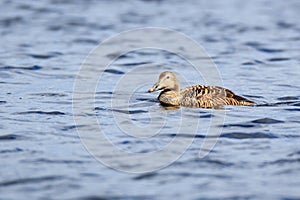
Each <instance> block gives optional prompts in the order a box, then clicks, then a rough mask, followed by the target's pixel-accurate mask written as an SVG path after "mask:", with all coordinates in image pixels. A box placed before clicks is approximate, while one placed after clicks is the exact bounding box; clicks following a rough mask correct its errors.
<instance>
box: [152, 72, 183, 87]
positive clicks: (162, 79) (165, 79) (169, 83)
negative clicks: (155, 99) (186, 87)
mask: <svg viewBox="0 0 300 200" xmlns="http://www.w3.org/2000/svg"><path fill="white" fill-rule="evenodd" d="M157 90H173V91H176V92H178V91H179V82H178V79H177V77H176V75H175V74H174V73H173V72H169V71H166V72H163V73H161V74H160V75H159V78H158V82H157V83H155V84H154V85H153V86H152V88H150V89H149V90H148V92H154V91H157Z"/></svg>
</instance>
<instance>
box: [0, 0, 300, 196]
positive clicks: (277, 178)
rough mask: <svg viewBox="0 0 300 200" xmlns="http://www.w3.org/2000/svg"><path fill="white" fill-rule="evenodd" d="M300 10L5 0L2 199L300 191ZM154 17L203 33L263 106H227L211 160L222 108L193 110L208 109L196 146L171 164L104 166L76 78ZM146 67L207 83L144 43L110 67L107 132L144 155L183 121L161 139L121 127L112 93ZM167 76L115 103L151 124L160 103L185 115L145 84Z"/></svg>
mask: <svg viewBox="0 0 300 200" xmlns="http://www.w3.org/2000/svg"><path fill="white" fill-rule="evenodd" d="M299 10H300V2H299V1H296V0H294V1H293V0H292V1H271V0H270V1H258V0H257V1H256V0H255V1H238V0H236V1H234V0H229V1H196V0H195V1H187V2H186V1H173V2H172V3H170V1H164V0H154V1H96V0H88V1H83V0H82V1H80V0H78V1H68V0H45V1H9V0H4V1H1V3H0V27H1V28H0V34H1V39H0V44H1V49H0V51H1V53H0V86H1V90H0V94H1V95H0V120H1V123H0V160H1V162H0V169H1V170H0V199H171V198H175V199H299V198H300V190H299V188H300V178H299V177H300V145H299V144H300V138H299V136H300V135H299V130H300V118H299V111H300V79H299V77H300V66H299V65H300V54H299V52H300V48H299V46H300V21H299V17H300V14H299ZM143 26H160V27H167V28H171V29H174V30H177V31H180V32H183V33H185V34H187V35H189V36H190V37H192V38H193V39H195V40H196V41H197V42H199V43H200V44H201V45H202V46H203V47H205V49H206V50H207V51H208V53H209V54H210V55H211V57H212V58H213V60H214V62H215V63H216V64H217V66H218V69H219V70H220V73H221V76H222V79H223V81H224V86H226V87H227V88H230V89H232V90H233V91H235V92H236V93H238V94H240V95H244V96H246V97H248V98H249V99H251V100H253V101H255V102H257V103H258V106H255V107H228V108H226V119H225V123H224V125H223V124H220V125H219V126H220V127H222V128H223V132H222V135H221V137H220V138H219V140H218V143H217V144H216V146H215V148H214V149H213V151H212V152H211V153H210V154H209V155H208V156H207V157H205V158H204V159H199V158H197V155H198V152H199V147H200V146H201V143H202V142H203V140H204V137H205V133H206V128H207V124H208V123H209V119H211V118H213V117H215V115H214V114H213V113H212V111H211V110H205V109H199V110H193V109H186V111H187V112H188V114H187V115H186V116H185V117H186V118H188V119H189V118H190V119H194V118H195V117H199V116H200V119H201V121H200V124H201V129H199V131H198V132H197V135H196V139H195V141H194V143H193V145H192V146H191V147H190V148H189V149H188V150H187V151H186V152H185V154H184V155H183V156H182V157H181V158H180V159H179V160H177V161H176V162H175V163H174V164H172V165H170V166H169V167H167V168H164V169H162V170H158V171H154V172H151V173H146V174H127V173H121V172H118V171H115V170H112V169H110V168H107V167H105V166H104V165H102V164H100V163H99V162H98V161H96V160H95V159H94V158H93V157H92V156H90V154H89V153H88V152H87V151H86V150H85V148H84V146H83V145H82V143H81V141H80V138H79V136H78V134H77V132H76V125H75V123H74V121H73V115H72V94H73V83H74V80H75V77H76V75H77V73H78V70H79V68H80V65H81V63H82V62H83V60H84V58H85V57H86V56H87V55H88V53H89V52H90V51H91V50H92V49H93V48H94V47H95V46H96V45H97V44H98V43H99V42H101V41H102V40H104V39H106V38H107V37H109V36H111V35H113V34H116V33H118V32H120V31H125V30H127V29H129V28H138V27H143ZM145 64H147V65H153V66H160V71H159V72H161V71H163V70H175V69H176V70H178V71H180V72H182V73H186V74H187V75H186V76H190V77H189V78H190V81H191V82H197V83H202V79H200V78H199V79H197V77H194V76H193V75H192V74H190V75H188V74H189V73H188V72H187V71H186V69H185V65H186V62H185V61H183V60H181V59H179V58H176V57H175V56H173V55H171V54H168V53H166V52H161V51H138V52H132V53H130V54H128V55H124V56H122V57H120V58H119V59H118V60H117V61H116V62H115V63H113V64H112V66H111V68H110V69H108V70H106V71H105V77H107V82H106V85H105V82H104V83H103V84H104V87H106V90H104V91H98V92H97V93H96V108H95V111H96V112H97V115H98V117H100V118H101V117H102V118H103V117H104V118H106V119H107V123H106V126H105V124H104V129H105V130H107V131H108V132H110V133H111V138H112V139H113V140H114V141H115V142H116V143H118V144H120V146H122V148H124V149H130V150H132V151H137V152H142V151H146V152H147V151H150V150H151V149H153V148H154V147H153V145H154V146H156V147H157V146H158V147H159V145H162V144H164V141H165V140H168V139H172V137H174V134H173V132H172V126H171V127H167V128H169V129H168V130H170V131H169V134H165V136H164V137H158V138H154V140H153V141H152V142H151V143H149V142H148V143H147V142H139V141H138V140H132V139H131V138H130V137H129V136H125V137H124V136H122V135H120V132H118V130H117V129H116V128H115V127H111V123H113V118H112V117H111V115H110V113H109V112H108V111H109V110H108V109H109V108H107V106H106V104H105V102H107V99H110V97H111V95H113V94H114V93H113V92H112V91H111V89H110V86H111V83H113V82H115V81H117V80H118V79H119V78H120V77H121V76H122V75H123V74H125V73H126V72H127V70H130V69H131V68H133V67H136V66H139V65H145ZM159 72H147V73H149V74H150V73H157V74H158V73H159ZM147 73H145V74H146V75H147ZM134 80H135V79H134V77H133V78H132V81H134ZM155 81H156V80H153V82H151V83H146V84H145V86H144V87H142V88H139V90H138V91H137V92H136V93H135V94H134V95H133V100H132V103H133V105H134V106H133V107H130V109H129V111H128V110H125V109H124V108H122V106H120V108H118V109H117V110H114V111H115V112H120V113H122V114H127V115H130V117H131V119H132V120H134V121H136V123H139V124H147V123H148V122H149V118H148V115H147V113H148V112H149V107H151V109H152V112H154V113H156V114H157V115H160V114H161V115H168V116H170V117H169V120H170V123H171V124H172V123H177V121H178V117H179V114H180V110H174V111H164V110H163V109H161V108H160V106H159V104H158V103H157V102H156V101H155V100H154V99H155V97H156V95H157V94H147V93H145V92H144V91H146V90H147V89H148V87H150V86H151V85H152V84H153V83H154V82H155ZM102 86H103V85H102ZM166 113H167V114H166ZM179 137H182V139H183V140H184V139H185V138H186V137H188V136H187V135H179ZM162 159H163V158H162Z"/></svg>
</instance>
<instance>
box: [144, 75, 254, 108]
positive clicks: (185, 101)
mask: <svg viewBox="0 0 300 200" xmlns="http://www.w3.org/2000/svg"><path fill="white" fill-rule="evenodd" d="M158 90H162V92H161V93H160V94H159V96H158V100H159V102H160V103H161V104H162V105H164V106H186V107H196V108H218V107H221V106H223V105H240V106H250V105H253V104H254V102H252V101H250V100H248V99H246V98H244V97H241V96H238V95H236V94H234V93H233V92H232V91H230V90H228V89H226V88H222V87H219V86H206V85H193V86H188V87H186V88H183V89H179V81H178V79H177V77H176V75H175V74H174V73H173V72H170V71H165V72H163V73H161V74H160V75H159V79H158V82H157V83H155V84H154V85H153V87H152V88H150V89H149V90H148V92H154V91H158Z"/></svg>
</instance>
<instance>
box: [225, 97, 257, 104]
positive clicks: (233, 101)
mask: <svg viewBox="0 0 300 200" xmlns="http://www.w3.org/2000/svg"><path fill="white" fill-rule="evenodd" d="M226 103H227V104H228V105H238V106H252V105H254V104H255V103H254V102H253V101H250V100H248V99H246V98H244V97H241V96H238V95H234V96H232V97H230V98H226Z"/></svg>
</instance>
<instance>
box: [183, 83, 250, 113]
mask: <svg viewBox="0 0 300 200" xmlns="http://www.w3.org/2000/svg"><path fill="white" fill-rule="evenodd" d="M181 97H182V99H181V103H182V105H184V106H190V107H201V108H216V107H220V106H222V105H253V104H254V103H253V102H252V101H249V100H247V99H245V98H243V97H241V96H238V95H235V94H234V93H233V92H232V91H230V90H228V89H226V88H222V87H218V86H206V85H194V86H189V87H186V88H184V89H182V90H181Z"/></svg>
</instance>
